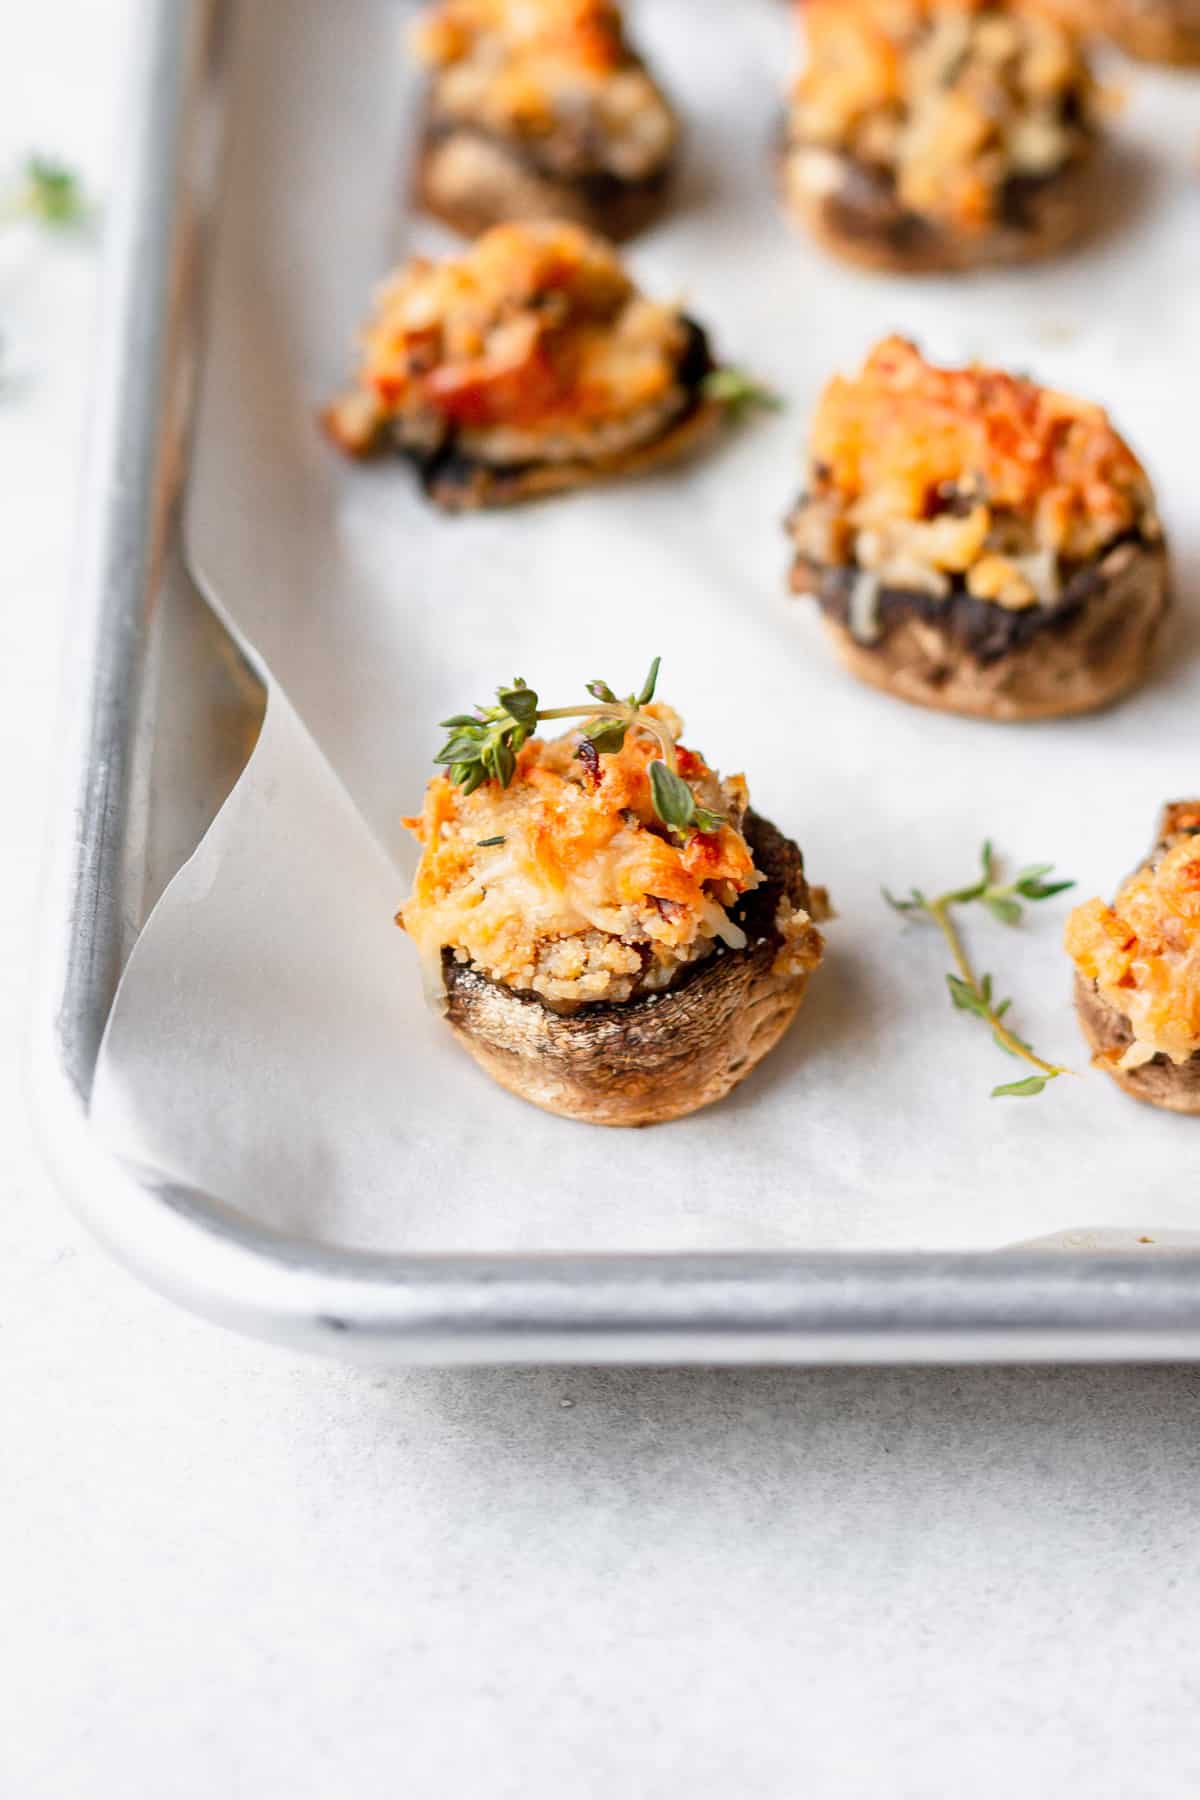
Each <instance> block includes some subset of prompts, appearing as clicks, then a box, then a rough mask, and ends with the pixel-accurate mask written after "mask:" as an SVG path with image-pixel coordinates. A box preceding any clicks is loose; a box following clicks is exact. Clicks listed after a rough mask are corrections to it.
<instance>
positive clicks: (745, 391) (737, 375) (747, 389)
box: [702, 365, 783, 422]
mask: <svg viewBox="0 0 1200 1800" xmlns="http://www.w3.org/2000/svg"><path fill="white" fill-rule="evenodd" d="M702 392H703V394H704V398H705V399H706V400H715V401H716V403H717V405H718V406H723V407H724V408H725V410H726V411H727V412H728V414H729V416H730V417H731V418H732V419H733V420H734V421H735V422H740V421H741V420H742V419H744V418H745V417H746V416H747V415H748V414H749V413H752V412H779V411H781V410H782V407H783V401H782V400H781V399H780V398H779V395H778V394H777V393H775V392H774V391H773V390H772V389H771V388H769V387H767V386H766V385H765V383H763V382H761V381H757V380H756V379H755V377H754V376H753V375H751V374H750V373H749V372H748V371H747V370H745V369H735V368H732V367H731V366H729V365H726V366H725V367H724V368H720V369H710V370H709V372H708V374H707V375H706V376H705V377H704V381H703V383H702Z"/></svg>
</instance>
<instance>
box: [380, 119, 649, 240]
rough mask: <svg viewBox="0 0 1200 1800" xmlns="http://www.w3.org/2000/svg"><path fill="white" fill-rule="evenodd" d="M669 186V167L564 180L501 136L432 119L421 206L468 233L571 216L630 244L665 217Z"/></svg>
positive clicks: (424, 147)
mask: <svg viewBox="0 0 1200 1800" xmlns="http://www.w3.org/2000/svg"><path fill="white" fill-rule="evenodd" d="M669 188H670V168H669V167H664V168H663V169H662V170H660V171H659V172H658V173H657V174H656V175H655V176H654V177H653V178H651V179H649V180H646V181H641V182H616V181H613V182H609V183H603V184H601V183H595V182H592V183H588V182H573V181H569V180H563V179H557V178H555V177H554V176H552V175H549V174H546V173H545V172H543V171H540V170H537V169H534V168H532V167H531V166H530V164H529V163H528V162H527V161H523V160H522V159H521V157H520V156H519V155H517V154H516V153H515V152H514V151H512V150H509V149H508V148H506V146H505V145H503V144H502V143H500V142H499V141H498V140H497V139H495V138H485V137H483V136H482V135H481V134H480V133H478V132H472V131H469V130H466V129H463V130H459V131H454V132H451V133H447V132H446V131H445V130H444V129H437V128H434V127H433V126H432V125H431V124H429V123H428V122H427V124H426V127H425V131H424V135H423V138H422V142H421V149H420V153H419V155H418V158H417V166H416V172H415V197H416V200H417V203H418V205H419V206H420V207H421V208H422V209H423V210H424V211H425V212H427V213H430V214H432V215H433V217H434V218H437V219H440V220H441V221H442V223H443V224H444V225H448V226H449V227H450V229H451V230H452V231H456V232H458V233H459V234H460V236H462V237H468V238H474V237H478V236H479V234H480V233H481V232H483V231H487V230H489V229H490V227H491V226H493V225H499V224H502V223H505V222H507V221H510V220H525V219H566V220H569V221H570V222H571V223H572V224H576V225H583V226H586V227H588V228H589V229H590V230H592V231H598V232H601V233H602V234H603V235H604V236H605V237H607V238H610V239H611V240H612V241H613V242H614V243H624V242H625V241H626V240H627V239H629V238H631V237H635V236H636V235H637V233H638V232H640V231H644V230H645V229H646V228H647V226H649V225H651V224H652V223H653V222H654V220H655V219H656V218H658V217H659V216H660V214H661V213H662V211H663V209H664V206H665V204H666V200H667V195H668V191H669Z"/></svg>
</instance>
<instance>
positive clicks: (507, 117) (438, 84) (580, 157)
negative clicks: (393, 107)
mask: <svg viewBox="0 0 1200 1800" xmlns="http://www.w3.org/2000/svg"><path fill="white" fill-rule="evenodd" d="M413 43H414V48H415V50H416V53H417V55H418V57H419V58H420V59H421V60H422V61H423V62H424V63H425V64H426V65H427V66H428V67H430V68H431V69H432V70H433V72H434V94H433V113H434V117H435V119H436V120H438V122H439V123H440V124H443V125H444V124H445V123H452V124H457V125H460V126H462V127H464V128H467V129H470V130H475V131H483V132H485V133H487V134H488V135H490V136H494V137H496V138H500V139H506V140H508V141H510V142H512V143H513V144H514V145H516V146H517V147H519V148H520V149H521V150H522V152H523V153H524V154H526V155H528V156H530V157H531V158H532V159H533V160H534V161H535V162H536V163H537V165H538V166H539V167H540V168H542V169H544V170H545V171H546V172H547V173H548V174H551V175H553V176H556V177H558V178H560V179H564V180H571V179H576V180H577V179H579V178H581V177H586V176H588V175H593V174H597V173H603V174H607V175H611V176H614V177H615V178H616V179H618V180H620V181H626V182H636V181H643V180H646V179H648V178H649V177H651V176H652V175H654V174H655V173H657V172H658V171H659V170H660V169H662V168H663V167H664V166H665V164H666V163H667V162H668V160H669V159H670V156H671V153H672V151H673V150H674V148H675V142H676V138H677V135H678V128H677V125H676V121H675V115H674V113H673V111H672V110H671V107H670V106H669V104H668V102H667V100H666V98H665V97H664V95H663V94H662V93H661V91H660V90H659V88H658V87H657V86H656V85H655V83H654V81H653V80H652V79H651V77H650V76H649V74H648V73H647V72H646V69H645V68H644V67H643V65H642V63H641V61H640V60H639V59H638V57H637V56H636V55H635V53H634V52H633V50H632V49H631V48H630V46H629V43H628V41H627V39H626V37H625V33H624V29H623V26H622V22H621V15H620V12H619V10H618V8H617V7H616V6H615V5H613V4H612V3H611V0H438V4H436V5H433V6H431V7H429V8H428V10H427V11H426V12H425V13H424V14H423V16H422V17H421V18H420V20H419V21H418V23H417V26H416V29H415V31H414V33H413Z"/></svg>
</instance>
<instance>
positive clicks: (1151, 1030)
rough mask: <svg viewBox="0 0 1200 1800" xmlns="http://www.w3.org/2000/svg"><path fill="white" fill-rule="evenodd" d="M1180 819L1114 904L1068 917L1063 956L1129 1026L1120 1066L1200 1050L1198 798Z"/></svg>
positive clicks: (1093, 905) (1176, 1059) (1183, 1057)
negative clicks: (1129, 1040) (1162, 846)
mask: <svg viewBox="0 0 1200 1800" xmlns="http://www.w3.org/2000/svg"><path fill="white" fill-rule="evenodd" d="M1179 810H1180V809H1176V811H1179ZM1180 824H1181V826H1182V827H1183V828H1182V829H1180V830H1179V831H1178V832H1177V833H1175V834H1173V835H1172V837H1171V838H1170V839H1169V840H1168V843H1167V846H1166V847H1165V849H1164V850H1163V851H1162V852H1161V853H1160V854H1158V855H1157V856H1156V857H1154V858H1152V859H1151V861H1150V862H1148V863H1147V864H1145V865H1144V866H1143V867H1142V868H1140V869H1139V870H1138V871H1137V873H1136V874H1135V875H1132V876H1131V877H1130V878H1129V880H1128V881H1127V882H1126V883H1125V884H1124V886H1123V887H1122V888H1121V889H1120V891H1119V893H1118V894H1117V897H1116V900H1115V901H1114V903H1113V905H1112V906H1106V905H1105V904H1104V902H1103V901H1102V900H1089V901H1088V902H1087V904H1086V905H1084V906H1079V907H1076V909H1075V911H1074V912H1073V913H1072V914H1071V916H1070V918H1069V919H1068V920H1067V930H1066V946H1067V953H1068V955H1069V956H1070V957H1071V958H1072V960H1073V961H1074V963H1075V966H1076V968H1077V969H1078V970H1079V973H1080V974H1081V975H1082V976H1083V978H1084V980H1085V981H1094V982H1095V984H1096V987H1097V989H1098V991H1099V993H1100V996H1101V998H1102V999H1103V1000H1105V1001H1107V1003H1108V1005H1109V1006H1111V1007H1113V1008H1114V1010H1115V1011H1117V1012H1119V1013H1121V1014H1122V1015H1123V1017H1124V1018H1126V1019H1127V1020H1128V1021H1129V1024H1130V1026H1131V1028H1132V1031H1133V1042H1132V1044H1131V1045H1130V1046H1129V1048H1128V1050H1126V1051H1125V1053H1124V1055H1123V1056H1121V1057H1120V1058H1119V1059H1118V1060H1119V1066H1120V1067H1121V1068H1125V1069H1136V1068H1138V1067H1139V1066H1140V1065H1141V1064H1142V1063H1145V1062H1149V1061H1150V1059H1151V1058H1152V1057H1154V1056H1166V1057H1169V1058H1170V1060H1171V1061H1172V1062H1173V1063H1184V1062H1187V1061H1188V1059H1189V1057H1192V1056H1195V1055H1197V1054H1200V803H1197V805H1196V806H1195V807H1194V808H1193V809H1192V812H1191V817H1190V820H1188V819H1187V817H1186V815H1185V816H1184V818H1182V819H1181V820H1180Z"/></svg>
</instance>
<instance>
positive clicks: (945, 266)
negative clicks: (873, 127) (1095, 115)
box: [780, 156, 1097, 275]
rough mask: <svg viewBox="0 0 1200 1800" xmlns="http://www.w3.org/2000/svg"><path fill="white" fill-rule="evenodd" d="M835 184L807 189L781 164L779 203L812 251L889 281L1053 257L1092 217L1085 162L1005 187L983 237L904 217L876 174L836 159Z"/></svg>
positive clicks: (1091, 186) (790, 165)
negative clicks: (815, 247)
mask: <svg viewBox="0 0 1200 1800" xmlns="http://www.w3.org/2000/svg"><path fill="white" fill-rule="evenodd" d="M843 164H844V166H843V170H842V177H841V181H840V183H839V184H838V185H836V186H833V187H832V188H830V189H828V190H827V189H825V188H824V185H823V184H822V185H821V186H820V187H812V188H810V187H807V186H806V185H805V183H804V181H803V180H802V179H801V176H800V174H799V173H797V171H796V168H795V160H794V158H793V159H789V158H788V157H786V156H785V157H783V158H781V173H780V180H781V183H782V186H783V191H784V199H785V201H786V204H787V206H788V208H789V210H790V211H791V213H792V214H793V216H794V217H795V218H796V219H797V221H798V222H799V223H800V224H802V225H804V226H805V227H806V228H807V230H808V231H809V232H811V234H812V236H813V237H814V238H816V240H817V242H818V243H819V244H822V245H823V246H824V248H825V249H826V250H829V251H831V252H832V254H833V255H834V256H837V257H839V258H840V259H841V261H842V262H847V263H852V264H853V265H854V266H855V267H856V268H860V269H871V270H880V271H883V272H885V273H890V274H894V275H934V274H956V273H960V272H961V271H963V270H966V269H974V268H983V267H988V266H990V265H992V264H996V263H1020V262H1028V261H1032V260H1034V259H1036V258H1038V257H1044V256H1052V255H1054V254H1055V253H1056V252H1057V251H1059V250H1063V249H1065V248H1066V247H1067V246H1068V245H1069V244H1072V243H1074V242H1075V241H1076V240H1077V239H1078V238H1080V237H1082V236H1083V235H1084V234H1085V233H1086V232H1087V231H1088V229H1089V227H1090V225H1091V223H1092V220H1093V217H1094V215H1095V211H1096V200H1097V186H1096V182H1095V178H1094V173H1093V170H1092V168H1091V163H1090V160H1083V161H1079V162H1072V163H1068V164H1066V165H1065V166H1064V167H1063V168H1062V169H1060V170H1057V171H1056V172H1055V173H1053V174H1050V175H1045V176H1040V177H1039V178H1038V179H1037V180H1028V181H1025V182H1022V184H1021V185H1020V186H1019V187H1018V186H1017V185H1016V183H1014V184H1013V186H1012V193H1011V196H1010V198H1009V201H1008V205H1007V207H1006V213H1007V216H1006V217H1005V218H1003V219H1002V220H1001V221H1000V222H999V223H997V224H996V225H995V226H994V227H993V228H992V229H991V230H990V231H983V232H972V233H963V232H956V231H953V230H951V229H950V228H949V227H947V226H945V225H942V224H939V223H938V222H937V221H935V220H933V219H931V218H927V217H925V216H924V215H922V214H918V213H912V212H908V211H906V210H905V208H904V207H903V206H902V205H901V204H900V202H899V200H898V199H897V198H896V195H895V192H894V190H893V189H892V188H891V186H890V184H889V183H887V182H886V181H885V180H884V179H883V178H882V177H881V176H880V175H879V174H878V173H877V172H876V171H874V170H872V169H869V168H867V167H865V166H863V165H859V164H856V163H854V162H853V161H852V159H850V158H848V157H847V158H844V159H843Z"/></svg>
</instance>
